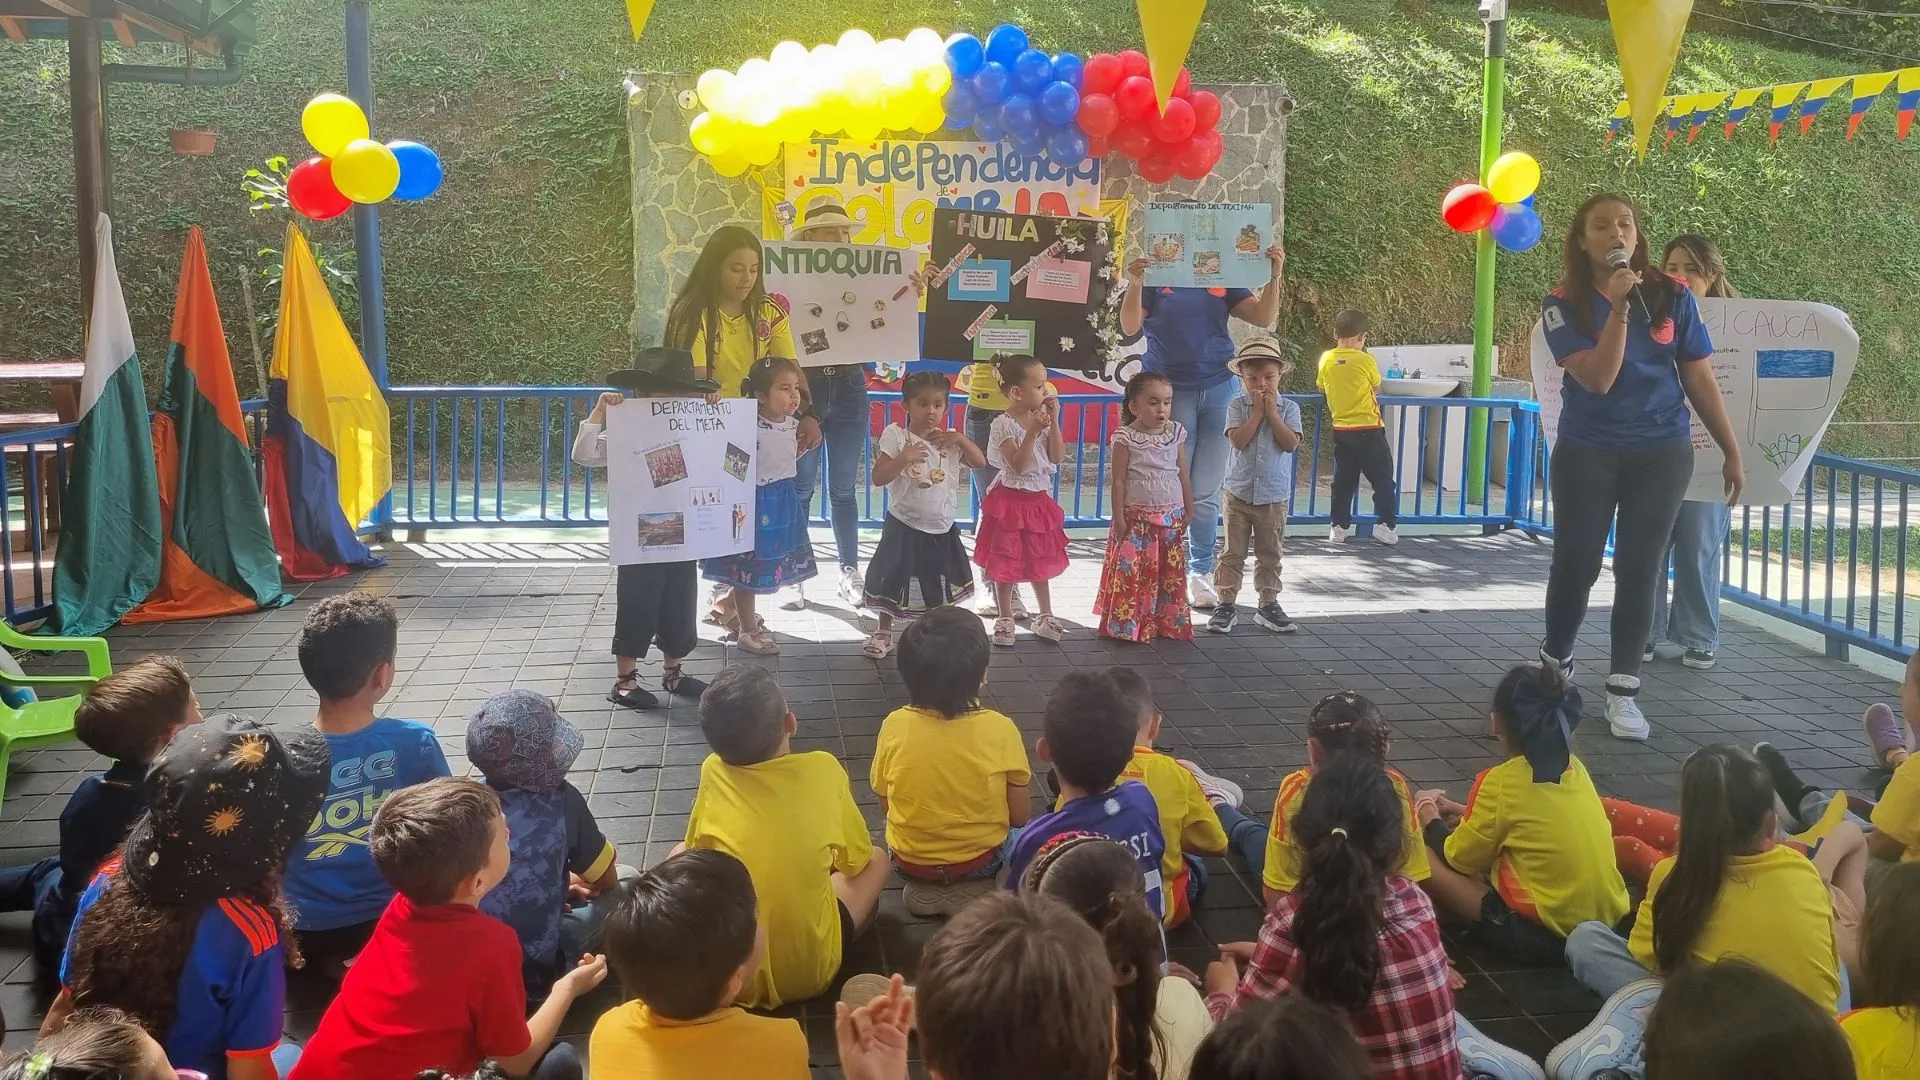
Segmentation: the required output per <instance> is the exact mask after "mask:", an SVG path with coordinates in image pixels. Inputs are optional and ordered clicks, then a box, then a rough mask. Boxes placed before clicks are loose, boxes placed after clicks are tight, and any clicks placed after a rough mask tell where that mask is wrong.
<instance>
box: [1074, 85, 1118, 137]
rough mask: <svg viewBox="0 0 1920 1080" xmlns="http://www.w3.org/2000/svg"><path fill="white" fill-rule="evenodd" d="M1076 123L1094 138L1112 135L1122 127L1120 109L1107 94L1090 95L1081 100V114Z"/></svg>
mask: <svg viewBox="0 0 1920 1080" xmlns="http://www.w3.org/2000/svg"><path fill="white" fill-rule="evenodd" d="M1074 122H1075V123H1077V124H1079V125H1080V130H1081V131H1084V132H1086V133H1087V134H1088V135H1089V136H1091V137H1093V138H1096V139H1097V138H1100V137H1101V136H1103V135H1111V134H1113V129H1114V128H1116V127H1118V126H1120V107H1119V106H1117V105H1115V104H1114V103H1113V99H1112V98H1111V97H1108V96H1107V95H1105V94H1088V95H1087V96H1085V97H1083V98H1081V99H1080V114H1079V115H1078V116H1076V117H1074Z"/></svg>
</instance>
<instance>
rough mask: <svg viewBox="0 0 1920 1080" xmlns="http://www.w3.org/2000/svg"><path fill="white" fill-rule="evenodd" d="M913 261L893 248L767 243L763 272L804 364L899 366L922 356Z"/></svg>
mask: <svg viewBox="0 0 1920 1080" xmlns="http://www.w3.org/2000/svg"><path fill="white" fill-rule="evenodd" d="M914 258H915V256H914V254H913V253H912V252H910V251H904V250H902V249H900V248H897V247H874V246H871V245H864V244H797V243H792V242H788V241H779V240H771V241H768V242H767V243H766V244H765V245H764V247H763V255H762V257H761V269H762V272H763V273H764V274H765V275H766V283H767V294H768V295H769V296H771V297H773V299H774V302H775V303H777V304H779V305H780V306H781V307H782V308H784V309H785V310H786V312H787V323H788V325H789V326H791V327H792V328H793V343H794V345H795V346H797V347H798V348H799V350H800V355H799V356H798V357H797V359H798V360H799V361H800V363H801V364H802V365H803V366H805V367H825V366H829V365H835V364H904V363H906V362H907V361H909V360H918V359H919V358H920V297H919V296H918V295H917V294H916V293H915V292H914V289H913V280H912V277H911V276H910V275H911V274H912V270H913V264H912V262H911V261H910V260H913V259H914Z"/></svg>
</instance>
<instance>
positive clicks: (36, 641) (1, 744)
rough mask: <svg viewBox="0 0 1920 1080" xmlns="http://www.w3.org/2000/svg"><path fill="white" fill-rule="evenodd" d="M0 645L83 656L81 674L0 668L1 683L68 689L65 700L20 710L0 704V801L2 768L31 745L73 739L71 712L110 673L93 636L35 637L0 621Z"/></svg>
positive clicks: (103, 643)
mask: <svg viewBox="0 0 1920 1080" xmlns="http://www.w3.org/2000/svg"><path fill="white" fill-rule="evenodd" d="M0 646H5V647H6V648H7V649H9V650H15V651H33V652H77V653H81V654H83V655H84V656H85V657H86V658H87V673H86V674H85V675H15V674H12V673H10V672H7V671H4V670H0V684H4V685H7V686H23V687H28V688H32V689H36V690H37V689H38V688H42V687H63V686H64V687H71V688H73V689H74V690H75V691H77V692H76V693H74V694H71V695H69V696H67V697H58V698H52V699H49V700H45V701H31V702H28V703H27V704H25V705H22V706H20V707H19V708H14V707H12V706H10V705H6V704H4V703H0V799H4V798H5V795H6V788H7V766H8V764H9V763H10V762H11V761H12V759H13V755H14V754H15V753H18V752H19V751H22V750H30V749H32V748H34V747H36V746H49V745H52V744H54V743H63V742H66V741H67V740H68V739H70V738H72V737H73V714H74V713H75V712H76V711H77V710H78V709H79V708H80V700H81V699H82V698H84V697H85V696H86V692H87V690H89V689H90V688H92V686H93V684H95V683H97V682H99V681H100V680H101V679H104V678H106V677H107V676H108V675H111V674H113V664H112V662H111V661H110V660H109V659H108V657H107V640H106V639H105V638H97V637H40V636H37V635H31V634H23V633H21V632H20V631H18V630H15V629H14V628H13V626H12V624H10V623H8V622H7V621H6V620H4V619H0Z"/></svg>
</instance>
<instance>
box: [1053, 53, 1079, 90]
mask: <svg viewBox="0 0 1920 1080" xmlns="http://www.w3.org/2000/svg"><path fill="white" fill-rule="evenodd" d="M1086 73H1087V66H1086V65H1085V64H1083V63H1081V62H1080V58H1079V57H1078V56H1075V55H1074V54H1072V53H1070V52H1063V53H1055V54H1054V55H1053V77H1054V80H1055V81H1057V82H1063V83H1066V84H1067V85H1068V86H1071V87H1073V88H1074V89H1075V90H1078V89H1080V86H1081V83H1082V80H1084V79H1085V78H1086Z"/></svg>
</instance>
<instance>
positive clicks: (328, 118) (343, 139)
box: [300, 94, 384, 197]
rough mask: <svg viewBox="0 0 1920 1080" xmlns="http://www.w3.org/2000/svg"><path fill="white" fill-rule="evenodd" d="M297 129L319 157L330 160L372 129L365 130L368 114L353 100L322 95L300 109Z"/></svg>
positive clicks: (341, 95)
mask: <svg viewBox="0 0 1920 1080" xmlns="http://www.w3.org/2000/svg"><path fill="white" fill-rule="evenodd" d="M300 130H301V132H303V133H304V134H305V135H306V136H307V141H308V142H309V143H312V144H313V148H314V149H315V150H318V151H320V154H321V156H322V157H333V156H335V155H337V154H339V153H340V151H342V150H344V149H346V146H347V144H348V143H350V142H352V141H354V140H355V139H364V138H366V137H367V134H368V132H369V131H370V130H371V129H369V128H368V127H367V114H366V113H364V112H362V111H361V110H360V106H359V105H358V104H356V103H355V102H354V100H353V99H352V98H350V97H348V96H346V95H345V94H321V95H320V96H319V97H316V98H314V99H313V100H312V101H309V102H307V107H306V108H304V109H302V110H300ZM342 190H345V189H342ZM383 197H384V196H383Z"/></svg>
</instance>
